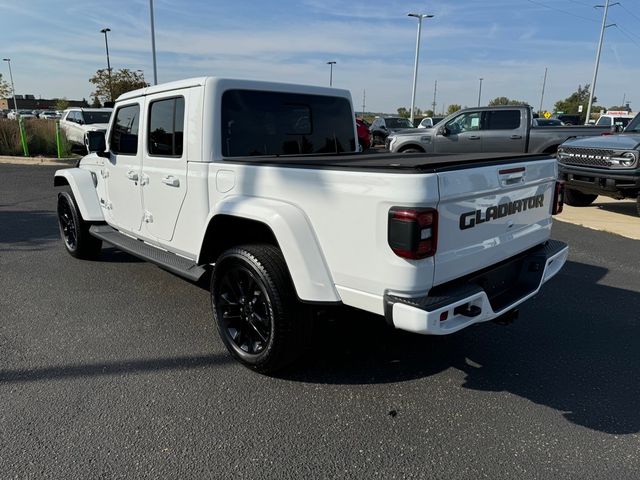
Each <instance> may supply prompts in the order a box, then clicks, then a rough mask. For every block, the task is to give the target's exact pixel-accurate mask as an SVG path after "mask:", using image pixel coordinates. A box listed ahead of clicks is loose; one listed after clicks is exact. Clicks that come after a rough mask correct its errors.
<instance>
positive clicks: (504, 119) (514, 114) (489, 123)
mask: <svg viewBox="0 0 640 480" xmlns="http://www.w3.org/2000/svg"><path fill="white" fill-rule="evenodd" d="M516 128H520V110H494V111H489V112H487V113H486V127H485V130H515V129H516Z"/></svg>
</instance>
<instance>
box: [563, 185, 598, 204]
mask: <svg viewBox="0 0 640 480" xmlns="http://www.w3.org/2000/svg"><path fill="white" fill-rule="evenodd" d="M596 198H598V195H593V194H590V193H582V192H580V191H578V190H573V189H570V188H567V189H566V190H565V192H564V203H566V204H567V205H571V206H572V207H588V206H589V205H591V204H592V203H593V202H594V201H595V199H596Z"/></svg>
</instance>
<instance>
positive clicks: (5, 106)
mask: <svg viewBox="0 0 640 480" xmlns="http://www.w3.org/2000/svg"><path fill="white" fill-rule="evenodd" d="M60 100H61V99H59V98H52V99H46V98H36V97H35V95H16V103H17V104H18V110H53V109H54V107H55V104H56V103H57V102H58V101H60ZM65 101H67V102H69V106H70V107H88V106H89V104H88V103H87V101H86V100H66V99H65ZM0 110H13V97H6V98H0Z"/></svg>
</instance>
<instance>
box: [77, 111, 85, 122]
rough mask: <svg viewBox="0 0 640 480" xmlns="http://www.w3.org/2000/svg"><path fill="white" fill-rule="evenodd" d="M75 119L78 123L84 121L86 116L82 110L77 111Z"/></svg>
mask: <svg viewBox="0 0 640 480" xmlns="http://www.w3.org/2000/svg"><path fill="white" fill-rule="evenodd" d="M75 120H76V122H78V123H84V117H83V116H82V112H75Z"/></svg>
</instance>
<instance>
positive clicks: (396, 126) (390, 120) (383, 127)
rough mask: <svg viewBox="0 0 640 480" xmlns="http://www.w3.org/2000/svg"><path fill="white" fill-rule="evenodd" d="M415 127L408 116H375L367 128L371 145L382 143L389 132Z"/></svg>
mask: <svg viewBox="0 0 640 480" xmlns="http://www.w3.org/2000/svg"><path fill="white" fill-rule="evenodd" d="M415 128H416V127H414V126H413V125H412V124H411V121H410V120H409V119H408V118H403V117H376V118H375V120H374V121H373V123H372V124H371V127H370V128H369V130H370V131H371V138H372V142H371V143H372V145H384V141H385V139H386V138H387V137H388V136H389V134H391V133H397V132H399V131H401V130H407V129H415Z"/></svg>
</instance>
